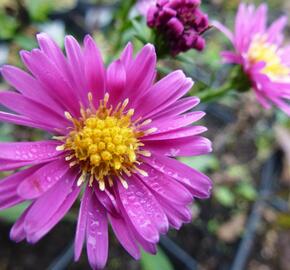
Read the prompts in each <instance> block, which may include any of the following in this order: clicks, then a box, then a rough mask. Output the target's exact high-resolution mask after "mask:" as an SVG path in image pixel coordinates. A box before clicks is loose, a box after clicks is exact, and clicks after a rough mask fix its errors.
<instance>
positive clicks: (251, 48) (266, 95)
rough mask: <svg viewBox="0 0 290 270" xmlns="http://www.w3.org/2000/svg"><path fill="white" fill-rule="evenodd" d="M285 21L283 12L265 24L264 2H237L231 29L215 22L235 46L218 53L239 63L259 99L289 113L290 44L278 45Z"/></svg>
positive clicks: (266, 106) (231, 61) (268, 106)
mask: <svg viewBox="0 0 290 270" xmlns="http://www.w3.org/2000/svg"><path fill="white" fill-rule="evenodd" d="M286 21H287V18H286V17H284V16H283V17H281V18H279V19H278V20H276V21H275V22H273V23H272V25H271V26H270V27H268V28H267V25H266V23H267V5H266V4H262V5H260V6H259V7H258V8H257V9H255V7H254V6H253V5H245V4H243V3H241V4H240V6H239V10H238V13H237V16H236V22H235V31H234V33H231V31H230V30H229V29H227V28H226V27H225V26H223V25H221V24H220V23H218V22H217V23H215V25H216V26H217V27H218V28H219V29H220V30H221V31H222V32H223V33H224V34H225V35H226V36H227V37H228V38H229V39H230V41H231V42H232V43H233V45H234V47H235V51H234V52H232V51H225V52H223V53H222V56H223V58H224V60H225V61H226V62H228V63H235V64H239V65H242V66H243V69H244V71H245V73H246V74H247V75H248V76H249V78H250V80H251V82H252V86H253V88H254V90H255V93H256V95H257V98H258V100H259V102H260V103H261V104H262V105H263V106H264V107H265V108H270V107H271V103H273V104H275V105H276V106H278V107H279V108H280V109H281V110H283V111H284V112H285V113H287V114H288V115H290V105H289V103H288V102H287V100H289V99H290V47H289V46H288V47H283V46H282V43H283V38H284V37H283V33H282V30H283V29H284V27H285V25H286Z"/></svg>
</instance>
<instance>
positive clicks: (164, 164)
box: [144, 155, 212, 198]
mask: <svg viewBox="0 0 290 270" xmlns="http://www.w3.org/2000/svg"><path fill="white" fill-rule="evenodd" d="M144 160H145V161H146V163H148V164H149V165H150V166H152V167H153V168H155V169H156V170H158V171H160V172H162V173H164V174H165V175H168V176H169V177H172V178H174V179H176V180H177V181H179V182H180V183H182V184H184V185H185V186H186V188H187V189H189V190H190V191H191V193H192V195H193V196H194V197H197V198H208V197H209V195H210V191H211V188H212V183H211V181H210V179H209V178H208V177H207V176H206V175H204V174H202V173H201V172H198V171H197V170H195V169H193V168H191V167H189V166H187V165H185V164H183V163H181V162H180V161H177V160H175V159H173V158H168V157H164V156H162V155H154V156H152V157H150V158H144Z"/></svg>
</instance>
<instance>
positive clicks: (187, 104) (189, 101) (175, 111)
mask: <svg viewBox="0 0 290 270" xmlns="http://www.w3.org/2000/svg"><path fill="white" fill-rule="evenodd" d="M199 102H200V100H199V98H198V97H186V98H182V99H179V100H177V101H176V102H175V103H174V104H172V105H171V106H170V107H169V108H167V109H165V110H163V111H162V112H160V113H159V114H157V115H155V116H154V117H152V119H154V120H159V119H160V118H163V120H164V119H166V120H167V119H168V117H172V116H175V115H179V114H182V113H184V112H186V111H188V110H190V109H192V108H193V107H195V106H196V105H197V104H199Z"/></svg>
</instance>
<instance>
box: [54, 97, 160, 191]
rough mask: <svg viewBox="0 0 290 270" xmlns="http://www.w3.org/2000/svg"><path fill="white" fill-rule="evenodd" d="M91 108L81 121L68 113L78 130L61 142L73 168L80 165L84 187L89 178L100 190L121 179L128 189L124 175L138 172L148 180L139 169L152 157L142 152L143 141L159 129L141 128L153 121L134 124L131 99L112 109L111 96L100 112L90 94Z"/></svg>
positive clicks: (101, 102) (102, 104)
mask: <svg viewBox="0 0 290 270" xmlns="http://www.w3.org/2000/svg"><path fill="white" fill-rule="evenodd" d="M88 97H89V101H90V107H89V108H88V109H86V110H85V109H84V108H81V117H80V118H79V119H75V118H73V117H72V116H71V115H70V114H69V113H68V112H66V113H65V115H66V117H67V118H68V119H69V120H70V121H72V122H73V124H74V128H73V129H72V130H71V131H70V132H69V134H68V135H67V136H66V137H63V138H61V140H62V141H63V142H64V144H63V145H61V146H59V147H58V150H67V151H70V155H69V156H67V157H66V160H68V161H70V166H75V165H77V164H78V165H80V167H81V169H82V175H81V177H80V179H79V181H78V185H81V184H82V183H83V182H85V181H86V178H87V177H88V176H89V184H90V185H92V184H93V182H94V180H96V181H98V184H99V188H100V189H101V190H104V189H105V184H106V183H108V184H109V185H110V186H112V185H113V179H114V178H115V177H117V178H118V179H119V180H120V181H121V182H122V184H123V186H124V187H127V183H126V181H125V180H124V178H123V175H124V174H125V175H128V176H130V175H131V173H132V172H137V173H140V174H142V175H143V176H146V172H144V171H142V170H141V169H139V168H138V165H139V164H140V160H138V156H140V155H144V156H150V153H149V152H148V151H144V150H141V149H140V147H142V146H143V143H141V142H140V140H139V139H140V137H142V136H144V135H146V134H149V133H151V132H154V131H155V129H149V130H147V131H141V130H140V127H141V126H144V125H146V124H148V123H149V122H150V121H148V120H147V121H144V122H143V123H141V124H138V121H135V122H133V121H132V116H133V114H134V110H133V109H129V110H127V111H126V110H125V108H126V106H127V104H128V99H126V100H125V101H124V102H123V103H119V104H118V105H117V106H116V108H114V109H113V108H112V106H108V100H109V95H108V94H106V95H105V98H104V100H102V101H100V105H99V107H98V109H96V108H95V107H94V105H93V103H92V95H91V94H89V95H88Z"/></svg>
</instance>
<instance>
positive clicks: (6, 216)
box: [0, 202, 29, 223]
mask: <svg viewBox="0 0 290 270" xmlns="http://www.w3.org/2000/svg"><path fill="white" fill-rule="evenodd" d="M28 205H29V203H28V202H25V203H22V204H18V205H16V206H14V207H11V208H9V209H6V210H2V211H0V219H2V220H4V221H6V222H8V223H14V222H15V221H16V220H17V219H18V218H19V216H20V215H21V214H22V213H23V212H24V210H25V209H26V208H27V206H28Z"/></svg>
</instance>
